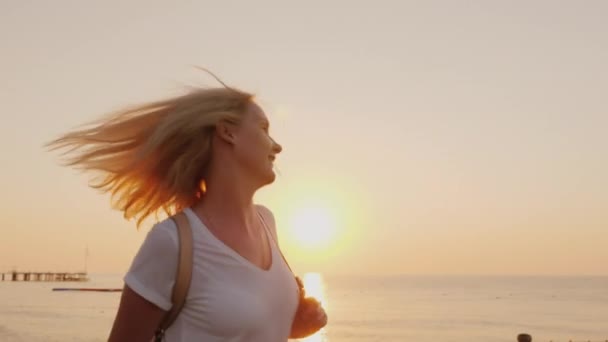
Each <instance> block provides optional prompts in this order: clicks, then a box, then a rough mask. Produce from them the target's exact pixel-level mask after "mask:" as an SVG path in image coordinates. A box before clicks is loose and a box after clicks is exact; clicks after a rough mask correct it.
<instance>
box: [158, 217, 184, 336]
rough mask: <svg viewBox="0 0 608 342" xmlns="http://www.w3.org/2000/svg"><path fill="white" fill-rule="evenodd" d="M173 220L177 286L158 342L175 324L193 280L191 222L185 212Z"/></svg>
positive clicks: (162, 323)
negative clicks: (176, 238) (176, 249)
mask: <svg viewBox="0 0 608 342" xmlns="http://www.w3.org/2000/svg"><path fill="white" fill-rule="evenodd" d="M171 219H172V220H173V222H175V225H176V226H177V236H178V248H179V259H178V262H177V273H176V278H175V284H174V285H173V293H172V295H171V302H172V303H173V305H172V306H171V309H170V310H169V311H168V312H167V313H166V314H165V317H164V318H163V320H162V321H161V323H160V325H159V326H158V328H157V329H156V332H155V334H154V338H155V339H154V340H155V341H157V342H159V341H162V340H163V337H164V335H165V331H167V329H168V328H169V327H170V326H171V324H173V322H174V321H175V319H176V318H177V316H178V315H179V312H180V311H181V310H182V308H183V307H184V304H185V302H186V296H187V295H188V289H190V281H191V280H192V262H193V252H192V250H193V246H192V229H191V228H190V222H189V221H188V217H187V216H186V214H185V213H183V212H180V213H179V214H177V215H175V216H173V217H171Z"/></svg>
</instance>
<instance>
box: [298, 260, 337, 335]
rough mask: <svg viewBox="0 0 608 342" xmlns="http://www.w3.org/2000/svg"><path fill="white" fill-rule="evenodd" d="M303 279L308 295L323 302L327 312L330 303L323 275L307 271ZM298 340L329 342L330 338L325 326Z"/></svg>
mask: <svg viewBox="0 0 608 342" xmlns="http://www.w3.org/2000/svg"><path fill="white" fill-rule="evenodd" d="M302 281H303V282H304V289H305V290H306V296H307V297H314V298H315V299H316V300H318V301H319V302H321V305H322V306H323V308H324V309H325V311H326V312H327V311H328V304H327V299H326V297H325V283H324V281H323V277H322V276H321V274H320V273H316V272H310V273H306V274H304V277H303V278H302ZM298 341H300V342H329V339H328V338H327V336H326V334H325V328H323V329H321V330H319V331H317V333H315V334H314V335H312V336H309V337H306V338H302V339H299V340H298Z"/></svg>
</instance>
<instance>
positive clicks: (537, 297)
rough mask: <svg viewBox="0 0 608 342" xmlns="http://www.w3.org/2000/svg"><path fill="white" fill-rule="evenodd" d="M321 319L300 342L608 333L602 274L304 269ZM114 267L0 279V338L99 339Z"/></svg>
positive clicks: (108, 314)
mask: <svg viewBox="0 0 608 342" xmlns="http://www.w3.org/2000/svg"><path fill="white" fill-rule="evenodd" d="M304 283H305V285H306V288H307V292H308V293H309V294H310V295H311V296H314V297H316V298H318V299H319V300H321V301H322V303H323V305H324V307H325V308H326V311H327V313H328V316H329V322H328V324H327V326H326V327H325V328H323V329H322V330H321V331H319V332H318V333H317V334H315V335H313V336H311V337H308V338H306V339H301V340H300V341H302V342H304V341H305V342H329V341H331V342H346V341H349V342H363V341H412V342H413V341H415V342H439V341H441V342H470V341H484V342H490V341H492V342H502V341H504V342H507V341H511V342H512V341H517V335H518V334H521V333H527V334H530V335H531V336H532V338H533V341H554V342H557V341H602V342H605V341H608V277H546V276H538V277H533V276H517V277H506V276H323V275H321V274H318V273H308V274H306V275H304ZM122 284H123V283H122V275H117V274H92V275H90V281H88V282H84V283H51V282H10V281H4V282H0V341H2V342H13V341H27V342H40V341H45V342H46V341H61V342H66V341H106V340H107V337H108V333H109V331H110V328H111V326H112V323H113V320H114V316H115V314H116V310H117V307H118V303H119V300H120V293H119V292H73V291H53V289H54V288H57V287H63V288H65V287H87V288H121V287H122Z"/></svg>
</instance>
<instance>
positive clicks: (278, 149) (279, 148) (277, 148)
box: [272, 139, 283, 154]
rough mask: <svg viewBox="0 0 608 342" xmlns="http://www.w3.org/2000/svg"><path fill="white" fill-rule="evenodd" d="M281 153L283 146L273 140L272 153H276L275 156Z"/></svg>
mask: <svg viewBox="0 0 608 342" xmlns="http://www.w3.org/2000/svg"><path fill="white" fill-rule="evenodd" d="M281 151H283V146H281V144H279V143H278V142H276V141H275V140H274V139H273V140H272V152H274V153H275V154H279V153H281Z"/></svg>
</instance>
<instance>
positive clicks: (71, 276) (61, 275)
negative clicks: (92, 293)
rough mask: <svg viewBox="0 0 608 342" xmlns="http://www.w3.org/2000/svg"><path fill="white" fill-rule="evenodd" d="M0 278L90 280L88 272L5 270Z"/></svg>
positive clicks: (11, 279)
mask: <svg viewBox="0 0 608 342" xmlns="http://www.w3.org/2000/svg"><path fill="white" fill-rule="evenodd" d="M0 279H2V281H50V282H51V281H52V282H66V281H78V282H81V281H88V280H89V278H88V277H87V273H86V272H17V271H11V272H3V273H1V276H0Z"/></svg>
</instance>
